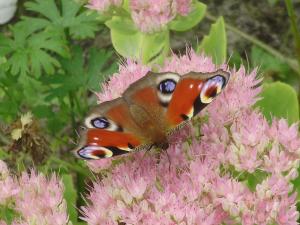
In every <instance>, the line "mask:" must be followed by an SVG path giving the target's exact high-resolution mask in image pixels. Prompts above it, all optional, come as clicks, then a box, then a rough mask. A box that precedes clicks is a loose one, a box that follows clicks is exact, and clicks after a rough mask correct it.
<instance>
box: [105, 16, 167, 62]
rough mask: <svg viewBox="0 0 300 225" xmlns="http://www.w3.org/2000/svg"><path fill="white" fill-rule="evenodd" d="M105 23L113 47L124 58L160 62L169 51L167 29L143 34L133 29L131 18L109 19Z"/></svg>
mask: <svg viewBox="0 0 300 225" xmlns="http://www.w3.org/2000/svg"><path fill="white" fill-rule="evenodd" d="M107 24H108V26H109V28H110V31H111V39H112V44H113V46H114V48H115V49H116V51H117V52H118V53H119V54H121V55H122V56H124V57H126V58H133V59H138V60H140V59H142V62H143V63H162V62H163V59H164V57H165V56H166V54H167V53H168V52H169V31H168V30H164V31H162V32H158V33H154V34H144V33H141V32H139V31H136V30H135V29H134V24H133V22H132V21H131V20H121V19H114V20H111V21H109V22H107ZM125 28H126V29H125Z"/></svg>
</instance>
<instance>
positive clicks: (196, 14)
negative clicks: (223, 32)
mask: <svg viewBox="0 0 300 225" xmlns="http://www.w3.org/2000/svg"><path fill="white" fill-rule="evenodd" d="M192 8H193V9H192V11H191V12H190V13H189V14H188V15H187V16H178V17H177V18H176V19H175V20H173V21H171V22H170V24H169V28H170V29H171V30H174V31H186V30H189V29H191V28H192V27H194V26H196V25H197V24H198V23H199V22H200V21H201V20H202V19H203V17H204V16H205V12H206V8H207V6H206V5H205V4H203V3H201V2H194V4H193V7H192Z"/></svg>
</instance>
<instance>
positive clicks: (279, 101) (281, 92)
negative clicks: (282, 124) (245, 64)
mask: <svg viewBox="0 0 300 225" xmlns="http://www.w3.org/2000/svg"><path fill="white" fill-rule="evenodd" d="M261 97H262V100H260V101H258V102H257V103H256V106H257V107H259V108H260V109H261V111H262V113H263V114H264V115H265V117H266V118H267V119H268V121H271V120H272V117H277V118H285V119H287V120H288V122H289V123H290V124H291V123H293V122H297V121H298V120H299V105H298V100H297V93H296V91H295V90H294V89H293V88H292V87H291V86H289V85H287V84H285V83H282V82H279V81H278V82H274V83H271V84H264V87H263V91H262V93H261Z"/></svg>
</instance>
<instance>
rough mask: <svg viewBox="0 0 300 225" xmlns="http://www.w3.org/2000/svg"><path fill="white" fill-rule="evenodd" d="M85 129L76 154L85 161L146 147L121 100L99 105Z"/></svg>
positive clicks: (93, 111)
mask: <svg viewBox="0 0 300 225" xmlns="http://www.w3.org/2000/svg"><path fill="white" fill-rule="evenodd" d="M85 126H86V129H85V130H84V131H83V132H82V134H81V140H80V144H79V146H78V148H76V149H75V150H74V151H75V154H76V155H77V156H79V157H82V158H85V159H99V158H108V157H112V156H116V155H121V154H125V153H128V152H130V151H133V150H137V149H138V148H140V147H141V146H142V145H144V144H146V143H145V140H144V139H143V137H141V136H140V135H139V134H140V129H139V127H138V126H137V125H136V123H135V121H134V120H133V118H132V116H131V114H130V112H129V108H128V105H127V103H126V102H125V101H124V100H123V99H122V98H118V99H115V100H112V101H108V102H104V103H101V104H99V105H98V106H97V107H95V109H93V110H92V111H91V112H90V114H89V116H88V117H87V118H86V119H85Z"/></svg>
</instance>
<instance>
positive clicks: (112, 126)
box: [85, 114, 122, 131]
mask: <svg viewBox="0 0 300 225" xmlns="http://www.w3.org/2000/svg"><path fill="white" fill-rule="evenodd" d="M85 125H86V127H87V128H98V129H104V130H109V131H122V127H120V126H118V125H117V124H116V123H114V122H113V121H112V120H110V119H108V118H106V117H104V116H99V115H98V116H97V115H95V114H92V115H91V116H89V117H87V118H86V120H85Z"/></svg>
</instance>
